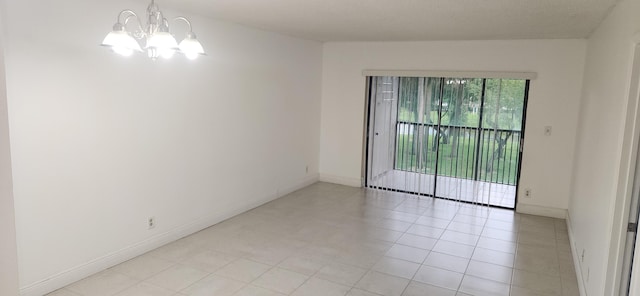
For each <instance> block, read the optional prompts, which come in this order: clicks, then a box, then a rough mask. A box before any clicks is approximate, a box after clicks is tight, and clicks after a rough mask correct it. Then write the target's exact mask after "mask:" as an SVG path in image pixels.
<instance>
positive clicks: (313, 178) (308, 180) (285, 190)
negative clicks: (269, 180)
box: [276, 173, 320, 197]
mask: <svg viewBox="0 0 640 296" xmlns="http://www.w3.org/2000/svg"><path fill="white" fill-rule="evenodd" d="M319 180H320V177H319V174H317V173H316V174H310V175H309V176H308V177H305V178H303V179H302V180H300V181H299V182H296V184H295V185H292V186H284V187H282V188H279V189H278V192H277V193H276V195H277V196H278V197H282V196H285V195H287V194H289V193H291V192H294V191H297V190H300V189H302V188H305V187H307V186H309V185H311V184H313V183H316V182H318V181H319Z"/></svg>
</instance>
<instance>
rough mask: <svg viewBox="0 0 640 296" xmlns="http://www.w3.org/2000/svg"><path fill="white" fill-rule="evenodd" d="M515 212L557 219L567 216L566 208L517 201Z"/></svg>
mask: <svg viewBox="0 0 640 296" xmlns="http://www.w3.org/2000/svg"><path fill="white" fill-rule="evenodd" d="M516 212H518V213H521V214H530V215H536V216H544V217H551V218H558V219H565V218H567V210H565V209H559V208H550V207H543V206H536V205H528V204H522V203H518V205H517V206H516Z"/></svg>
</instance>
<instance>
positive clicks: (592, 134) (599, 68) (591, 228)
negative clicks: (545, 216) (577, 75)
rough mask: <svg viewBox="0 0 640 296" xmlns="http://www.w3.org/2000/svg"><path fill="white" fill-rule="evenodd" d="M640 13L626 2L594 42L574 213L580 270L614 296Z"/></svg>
mask: <svg viewBox="0 0 640 296" xmlns="http://www.w3.org/2000/svg"><path fill="white" fill-rule="evenodd" d="M638 11H640V1H638V0H623V1H621V2H620V3H619V4H618V6H617V7H616V8H615V9H614V10H612V11H611V12H610V14H609V16H608V17H607V18H606V19H605V20H604V22H603V23H602V24H601V25H600V26H599V28H598V29H597V30H596V31H595V32H594V33H593V34H592V36H591V37H590V38H589V41H588V47H587V48H588V49H587V60H586V61H587V62H586V66H585V76H584V82H583V90H582V99H581V100H582V106H581V110H580V120H579V127H580V128H579V130H578V138H577V142H576V154H575V162H574V163H575V165H574V169H573V171H574V181H573V186H572V188H573V190H572V198H571V203H570V206H569V215H570V217H571V225H570V228H571V231H572V233H573V235H572V236H573V241H574V244H575V249H576V251H577V252H579V253H581V252H582V250H585V259H584V262H582V263H581V265H580V268H579V269H580V270H579V272H580V273H581V275H582V278H583V281H584V283H585V287H586V292H587V293H588V294H589V295H611V294H612V293H613V292H612V291H613V290H612V289H613V288H614V287H616V286H617V285H618V282H617V280H618V279H614V277H613V275H614V274H615V272H616V271H617V270H618V269H619V267H618V266H617V259H618V254H617V252H618V244H619V243H620V241H619V233H620V228H621V227H622V226H621V223H620V222H621V221H622V220H623V219H624V218H626V215H628V212H625V210H623V209H622V205H623V204H624V197H625V195H626V194H625V191H626V190H625V188H626V187H627V183H626V179H627V178H626V177H627V176H626V174H627V171H628V169H630V167H629V165H628V159H629V155H630V152H631V151H630V147H631V143H630V141H629V139H630V136H631V134H632V128H631V126H630V125H632V124H633V117H635V114H633V113H631V118H629V119H631V120H627V109H628V108H629V111H635V110H631V109H634V104H635V102H633V101H631V102H630V101H629V99H628V91H629V85H630V78H629V75H630V73H631V64H632V49H633V42H632V41H633V36H634V34H636V33H637V32H638V31H639V30H640V19H639V18H638V13H637V12H638ZM631 169H633V168H631ZM610 244H612V245H610ZM605 286H606V288H605Z"/></svg>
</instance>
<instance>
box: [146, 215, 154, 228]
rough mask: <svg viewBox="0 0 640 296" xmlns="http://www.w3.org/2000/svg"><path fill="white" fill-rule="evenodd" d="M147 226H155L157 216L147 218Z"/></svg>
mask: <svg viewBox="0 0 640 296" xmlns="http://www.w3.org/2000/svg"><path fill="white" fill-rule="evenodd" d="M147 227H148V229H153V228H155V227H156V218H154V217H149V219H147Z"/></svg>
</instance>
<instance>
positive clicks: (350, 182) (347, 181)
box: [320, 173, 362, 187]
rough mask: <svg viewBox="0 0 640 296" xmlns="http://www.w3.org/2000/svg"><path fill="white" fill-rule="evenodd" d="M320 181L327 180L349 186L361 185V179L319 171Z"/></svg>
mask: <svg viewBox="0 0 640 296" xmlns="http://www.w3.org/2000/svg"><path fill="white" fill-rule="evenodd" d="M320 181H321V182H328V183H334V184H340V185H346V186H351V187H362V181H361V180H360V179H359V178H351V177H344V176H336V175H330V174H323V173H320Z"/></svg>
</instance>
